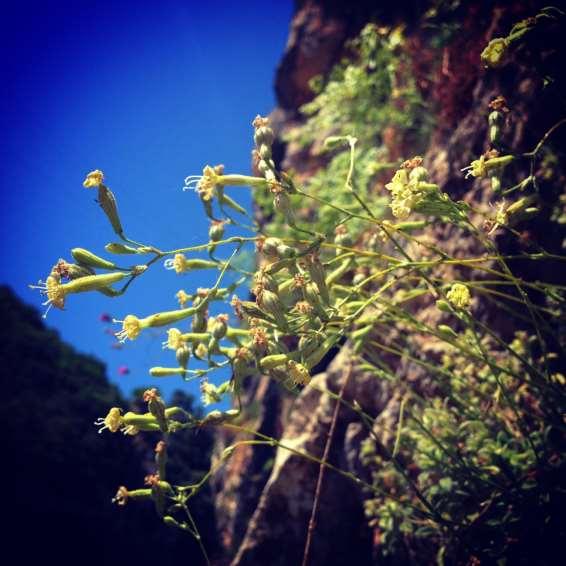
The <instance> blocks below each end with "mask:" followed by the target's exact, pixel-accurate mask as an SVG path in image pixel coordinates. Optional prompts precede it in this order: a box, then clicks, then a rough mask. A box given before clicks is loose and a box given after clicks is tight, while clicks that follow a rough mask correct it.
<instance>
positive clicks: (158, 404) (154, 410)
mask: <svg viewBox="0 0 566 566" xmlns="http://www.w3.org/2000/svg"><path fill="white" fill-rule="evenodd" d="M152 391H156V390H155V389H153V390H152ZM144 397H145V398H144V400H147V408H148V409H149V412H150V413H151V414H152V415H153V416H154V417H155V420H156V421H157V424H158V425H159V428H160V430H161V432H167V431H168V429H169V426H168V424H167V417H166V415H165V403H164V402H163V399H162V398H161V397H159V395H152V396H150V397H149V398H147V397H146V396H145V395H144Z"/></svg>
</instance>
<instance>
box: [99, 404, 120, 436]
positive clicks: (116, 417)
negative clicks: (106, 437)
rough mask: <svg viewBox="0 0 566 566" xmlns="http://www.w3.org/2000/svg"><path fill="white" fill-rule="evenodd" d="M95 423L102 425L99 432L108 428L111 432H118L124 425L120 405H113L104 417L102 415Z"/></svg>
mask: <svg viewBox="0 0 566 566" xmlns="http://www.w3.org/2000/svg"><path fill="white" fill-rule="evenodd" d="M94 424H95V425H96V426H100V427H101V428H100V430H99V431H98V432H99V433H101V432H102V431H103V430H106V429H108V430H109V431H110V432H117V431H118V430H119V429H120V427H121V426H122V415H121V413H120V409H119V408H118V407H112V409H110V411H108V414H107V415H106V416H105V417H104V418H103V417H100V418H99V419H96V421H94Z"/></svg>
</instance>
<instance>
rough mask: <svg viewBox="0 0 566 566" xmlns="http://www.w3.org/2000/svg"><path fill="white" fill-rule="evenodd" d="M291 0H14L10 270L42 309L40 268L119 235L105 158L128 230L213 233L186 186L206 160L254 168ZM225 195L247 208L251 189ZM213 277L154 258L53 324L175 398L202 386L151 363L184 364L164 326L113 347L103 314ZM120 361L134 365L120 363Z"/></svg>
mask: <svg viewBox="0 0 566 566" xmlns="http://www.w3.org/2000/svg"><path fill="white" fill-rule="evenodd" d="M291 11H292V3H291V1H290V0H278V1H277V2H271V3H265V2H259V1H255V0H247V1H245V2H236V1H232V2H228V1H208V2H194V1H192V0H185V1H181V0H162V1H160V2H155V3H140V2H131V1H123V2H110V1H108V2H86V1H78V0H76V1H74V2H19V3H10V4H7V5H6V6H4V7H3V12H4V13H3V17H2V22H1V23H0V32H1V33H0V36H1V37H0V52H1V53H2V62H1V71H0V72H1V76H0V79H1V86H0V89H1V90H0V97H1V102H2V103H1V106H0V108H1V110H0V128H1V131H2V144H1V145H0V156H1V162H2V175H1V176H0V183H1V184H2V187H1V188H2V211H3V212H2V214H3V218H2V223H1V228H0V230H1V238H2V244H3V245H2V255H3V258H2V262H0V282H2V283H8V284H9V285H10V286H12V287H13V288H14V289H15V291H16V292H17V294H18V295H19V296H20V297H21V298H22V299H24V300H25V301H26V302H29V303H32V304H36V305H37V306H40V303H41V300H42V299H41V297H40V296H39V294H38V293H37V291H35V292H34V291H32V290H30V289H29V288H28V287H27V285H28V284H30V283H35V282H37V280H38V279H45V277H46V276H47V275H48V273H49V270H50V268H51V266H52V265H53V264H54V263H55V262H56V261H57V260H58V259H59V258H60V257H61V258H65V259H67V260H71V255H70V249H71V248H73V247H84V248H87V249H90V250H91V251H93V252H95V253H99V254H103V253H104V245H105V244H106V243H108V242H112V241H117V237H116V236H115V235H114V233H113V232H112V229H111V227H110V225H109V223H108V222H107V221H106V218H105V217H104V215H103V214H102V212H101V211H100V209H99V207H98V205H97V204H96V203H95V202H94V199H95V192H94V191H88V190H86V189H84V188H83V187H82V181H83V179H84V177H85V174H86V173H88V172H89V171H91V170H93V169H97V168H99V169H102V170H103V171H104V173H105V175H106V181H107V185H108V186H109V187H110V188H111V189H112V190H113V191H114V193H115V194H116V197H117V200H118V206H119V210H120V215H121V218H122V223H123V225H124V227H125V230H126V233H127V234H128V235H129V236H130V237H131V238H133V239H135V240H138V241H140V240H141V241H143V242H148V243H151V244H153V245H156V246H159V247H161V248H162V249H174V248H177V247H182V246H191V245H195V244H198V243H203V242H205V241H206V239H207V231H208V221H207V220H206V219H205V217H204V215H203V214H202V212H201V206H200V202H199V201H198V199H197V197H196V195H195V194H194V193H192V192H182V190H181V188H182V186H183V180H184V178H185V177H186V176H187V175H189V174H198V173H200V172H201V170H202V168H203V166H204V165H206V164H216V163H223V164H224V165H225V166H226V170H227V171H228V172H239V173H249V171H250V151H251V149H252V145H253V139H252V134H253V131H252V127H251V121H252V119H253V118H254V116H255V115H256V114H258V113H259V114H267V113H269V111H270V110H271V109H272V108H273V106H274V104H275V101H274V94H273V79H274V73H275V67H276V65H277V63H278V62H279V60H280V58H281V55H282V53H283V51H284V48H285V43H286V39H287V34H288V26H289V21H290V17H291ZM231 195H232V196H233V197H235V198H237V199H238V200H239V201H240V202H242V203H244V204H246V206H248V207H249V206H250V198H249V193H248V192H247V189H238V188H235V189H232V190H231ZM115 257H118V256H115ZM119 259H120V258H119ZM126 263H127V264H128V263H129V262H127V261H126ZM213 277H214V273H213V272H209V273H206V272H202V273H200V274H198V275H196V274H190V275H185V276H178V275H176V274H175V273H174V272H171V271H166V270H165V269H163V267H161V265H157V266H155V267H154V268H153V269H152V270H151V271H150V272H148V273H146V274H144V276H143V277H141V278H140V279H139V280H137V281H136V282H135V284H134V285H132V287H131V288H130V290H129V291H128V293H127V294H126V295H125V296H123V297H121V298H118V299H108V298H106V297H103V296H102V295H100V294H98V293H88V294H84V295H73V296H71V297H69V298H68V301H67V307H66V310H65V311H64V312H63V311H58V310H55V309H52V310H51V312H50V313H49V315H48V318H47V324H48V325H49V326H50V327H52V328H55V329H57V330H58V331H59V332H60V334H61V336H62V338H63V339H65V340H66V341H68V342H70V343H71V344H73V345H74V346H76V348H77V349H78V350H79V351H82V352H85V353H90V354H94V355H95V356H96V357H98V358H99V359H101V360H102V361H104V362H105V363H106V364H107V367H108V375H109V377H110V379H112V380H113V381H114V382H116V383H118V384H119V385H120V386H121V388H122V390H123V391H124V392H126V393H127V392H129V391H130V390H131V389H132V388H133V387H139V386H150V385H151V386H157V387H159V388H160V389H161V391H162V392H163V393H164V394H166V395H167V394H168V393H170V392H171V391H172V390H173V389H175V388H178V387H184V388H186V389H188V391H190V392H192V393H193V394H197V395H198V384H196V383H194V382H193V383H190V384H184V383H183V382H182V381H181V380H180V378H167V379H161V380H159V381H157V380H156V379H155V378H151V377H150V376H149V375H148V374H147V370H148V368H149V367H151V366H152V365H174V355H173V353H172V352H167V351H163V350H162V348H161V341H162V340H163V339H164V336H163V332H161V333H153V332H147V333H146V334H145V335H144V334H142V336H141V337H140V338H139V339H138V340H136V341H134V342H128V343H127V344H126V345H125V347H124V348H122V349H120V350H118V349H115V348H113V347H112V343H114V342H115V338H113V336H111V335H110V334H108V333H105V330H106V329H107V328H108V325H104V324H103V323H101V322H100V321H99V317H100V315H101V313H110V314H111V315H112V316H114V317H116V318H118V319H120V318H123V317H124V316H125V315H127V314H129V313H132V314H136V315H138V316H146V315H148V314H152V313H153V312H159V311H162V310H170V309H172V308H176V301H175V299H174V295H175V293H176V292H177V291H178V290H179V289H181V288H184V289H185V290H186V291H187V292H191V290H194V289H196V287H199V286H200V287H207V286H211V285H212V284H213V282H214V279H213ZM110 326H111V325H110ZM112 329H113V330H118V329H119V327H118V326H116V327H112ZM122 365H125V366H128V367H129V369H130V372H131V373H130V375H128V376H120V375H119V374H118V368H119V367H120V366H122Z"/></svg>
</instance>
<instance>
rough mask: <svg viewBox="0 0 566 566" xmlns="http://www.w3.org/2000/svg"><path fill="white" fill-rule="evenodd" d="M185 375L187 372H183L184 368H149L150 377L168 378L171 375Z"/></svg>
mask: <svg viewBox="0 0 566 566" xmlns="http://www.w3.org/2000/svg"><path fill="white" fill-rule="evenodd" d="M186 373H187V372H186V371H185V368H183V367H179V368H164V367H160V366H155V367H152V368H149V375H151V376H152V377H169V376H171V375H181V376H183V377H185V375H186Z"/></svg>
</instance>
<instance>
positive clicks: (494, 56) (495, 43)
mask: <svg viewBox="0 0 566 566" xmlns="http://www.w3.org/2000/svg"><path fill="white" fill-rule="evenodd" d="M508 46H509V40H508V39H507V38H504V37H496V38H495V39H492V40H491V41H490V42H489V43H488V44H487V47H486V48H485V49H484V50H483V51H482V52H481V55H480V58H481V60H482V63H483V64H484V65H485V66H486V67H491V68H493V69H496V68H497V67H500V66H501V65H502V64H503V62H504V61H505V54H506V51H507V47H508Z"/></svg>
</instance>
